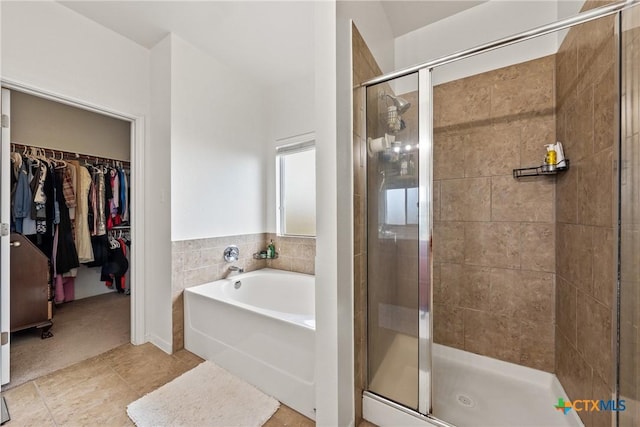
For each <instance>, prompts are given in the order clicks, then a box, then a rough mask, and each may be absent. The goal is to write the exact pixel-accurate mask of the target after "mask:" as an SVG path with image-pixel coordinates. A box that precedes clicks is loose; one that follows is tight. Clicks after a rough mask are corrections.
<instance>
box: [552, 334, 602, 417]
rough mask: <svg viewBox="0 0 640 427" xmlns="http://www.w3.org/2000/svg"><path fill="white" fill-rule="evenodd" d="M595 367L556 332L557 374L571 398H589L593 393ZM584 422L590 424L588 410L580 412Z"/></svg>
mask: <svg viewBox="0 0 640 427" xmlns="http://www.w3.org/2000/svg"><path fill="white" fill-rule="evenodd" d="M592 374H593V369H592V368H591V366H590V365H589V364H588V363H587V362H586V361H585V359H584V358H583V357H582V356H581V355H580V353H578V351H577V350H576V349H575V347H573V346H572V345H571V344H569V342H568V341H567V340H566V338H565V337H564V335H562V334H561V333H556V375H557V376H558V379H559V380H560V383H561V384H562V387H563V388H564V390H565V391H566V392H567V395H568V396H569V399H588V397H584V396H589V395H590V394H591V385H592ZM579 415H580V418H581V419H582V422H583V423H585V425H589V424H588V421H590V418H589V419H587V418H588V417H589V415H590V414H589V413H588V412H585V411H583V412H580V413H579ZM583 416H584V417H585V418H583Z"/></svg>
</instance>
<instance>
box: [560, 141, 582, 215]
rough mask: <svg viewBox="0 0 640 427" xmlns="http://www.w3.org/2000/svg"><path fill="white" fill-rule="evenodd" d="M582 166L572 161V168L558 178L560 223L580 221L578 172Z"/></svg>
mask: <svg viewBox="0 0 640 427" xmlns="http://www.w3.org/2000/svg"><path fill="white" fill-rule="evenodd" d="M566 153H568V151H566ZM567 157H568V155H567ZM580 168H581V166H580V164H576V163H574V162H572V163H571V167H570V169H569V170H568V171H566V172H564V173H562V174H560V175H558V176H557V178H556V221H557V222H558V223H567V224H577V222H578V173H579V171H580Z"/></svg>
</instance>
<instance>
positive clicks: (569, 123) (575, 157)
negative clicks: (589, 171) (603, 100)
mask: <svg viewBox="0 0 640 427" xmlns="http://www.w3.org/2000/svg"><path fill="white" fill-rule="evenodd" d="M578 100H579V101H578ZM564 137H565V140H564V141H561V142H562V145H563V148H564V152H565V156H566V157H567V158H569V159H570V160H571V162H572V163H578V162H579V161H580V160H582V159H583V158H585V157H587V156H588V155H589V154H591V153H592V151H593V92H592V91H589V90H587V91H585V92H583V93H581V94H580V96H579V98H576V101H575V102H573V103H570V104H568V106H567V107H566V112H565V130H564Z"/></svg>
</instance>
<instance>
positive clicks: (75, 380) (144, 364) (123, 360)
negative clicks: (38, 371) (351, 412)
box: [2, 343, 314, 427]
mask: <svg viewBox="0 0 640 427" xmlns="http://www.w3.org/2000/svg"><path fill="white" fill-rule="evenodd" d="M201 362H202V359H200V358H199V357H198V356H196V355H194V354H192V353H190V352H188V351H186V350H181V351H179V352H177V353H175V354H173V355H168V354H166V353H164V352H163V351H162V350H160V349H158V348H157V347H155V346H154V345H152V344H148V343H147V344H143V345H140V346H133V345H131V344H125V345H123V346H120V347H118V348H115V349H113V350H111V351H109V352H107V353H104V354H101V355H99V356H96V357H93V358H91V359H88V360H85V361H83V362H80V363H77V364H75V365H73V366H70V367H68V368H65V369H61V370H59V371H56V372H54V373H52V374H49V375H45V376H43V377H40V378H37V379H35V380H33V381H30V382H27V383H25V384H23V385H20V386H18V387H15V388H12V389H10V390H8V391H5V392H3V393H2V395H3V396H5V398H6V400H7V405H8V406H9V412H10V414H11V421H10V422H8V423H7V424H5V426H7V427H12V426H29V425H32V426H77V425H92V426H96V425H100V426H131V425H133V423H132V422H131V420H130V419H129V417H128V416H127V412H126V408H127V405H128V404H129V403H131V402H133V401H134V400H137V399H138V398H140V397H142V396H144V395H145V394H147V393H149V392H151V391H153V390H155V389H156V388H158V387H160V386H161V385H163V384H165V383H167V382H169V381H171V380H172V379H174V378H176V377H177V376H179V375H181V374H183V373H184V372H186V371H188V370H190V369H192V368H194V367H195V366H196V365H198V364H199V363H201ZM265 425H266V426H267V427H276V426H296V427H307V426H313V425H314V422H313V421H312V420H310V419H308V418H306V417H304V416H303V415H301V414H299V413H297V412H295V411H294V410H292V409H290V408H288V407H286V406H284V405H283V406H281V407H280V409H278V411H277V412H276V413H275V414H274V415H273V417H271V419H270V420H269V421H267V423H266V424H265Z"/></svg>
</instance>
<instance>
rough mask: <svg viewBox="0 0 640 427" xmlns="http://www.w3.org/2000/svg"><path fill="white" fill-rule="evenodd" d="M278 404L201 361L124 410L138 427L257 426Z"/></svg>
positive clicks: (215, 366) (240, 381)
mask: <svg viewBox="0 0 640 427" xmlns="http://www.w3.org/2000/svg"><path fill="white" fill-rule="evenodd" d="M279 406H280V403H279V402H278V401H277V400H275V399H274V398H273V397H270V396H267V395H266V394H264V393H263V392H261V391H260V390H258V389H257V388H255V387H254V386H252V385H251V384H249V383H247V382H245V381H243V380H241V379H240V378H237V377H235V376H233V375H231V374H230V373H229V372H227V371H225V370H224V369H222V368H221V367H219V366H218V365H216V364H215V363H213V362H209V361H206V362H203V363H201V364H200V365H198V366H197V367H195V368H193V369H192V370H190V371H188V372H185V373H184V374H182V375H181V376H179V377H178V378H176V379H174V380H173V381H171V382H169V383H167V384H165V385H163V386H162V387H160V388H159V389H157V390H154V391H152V392H151V393H149V394H147V395H146V396H143V397H141V398H140V399H138V400H136V401H135V402H133V403H131V404H130V405H129V406H128V407H127V414H128V415H129V418H131V420H133V422H134V423H135V424H136V425H137V426H138V427H147V426H149V427H151V426H154V427H156V426H185V427H186V426H198V427H200V426H210V427H217V426H220V427H222V426H224V427H227V426H242V427H245V426H247V427H248V426H256V427H257V426H261V425H263V424H264V423H265V422H266V421H267V420H268V419H269V418H271V416H272V415H273V414H274V412H276V410H277V409H278V407H279Z"/></svg>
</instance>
